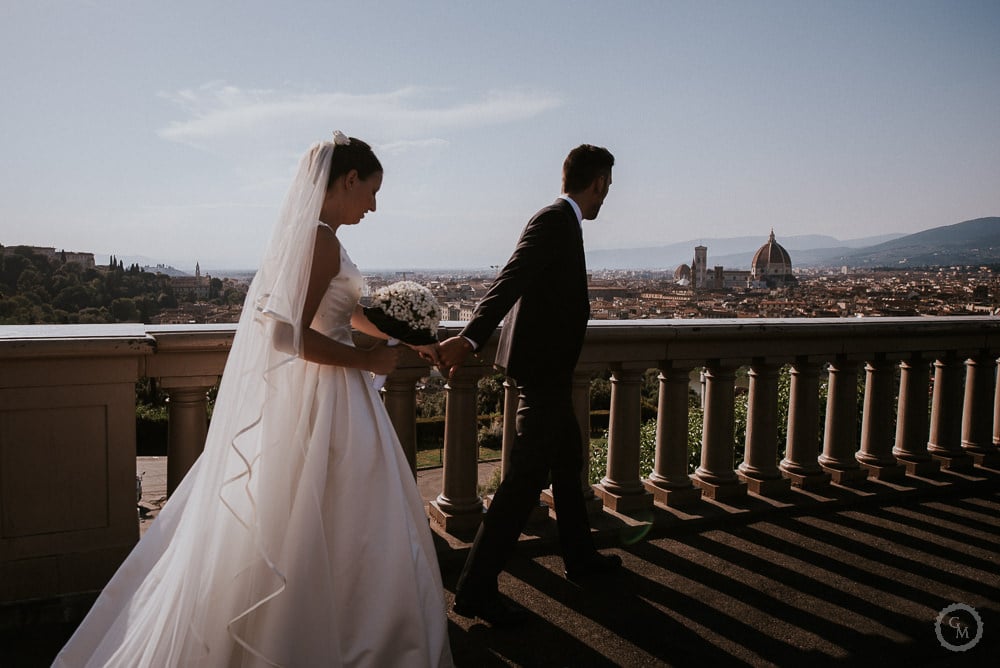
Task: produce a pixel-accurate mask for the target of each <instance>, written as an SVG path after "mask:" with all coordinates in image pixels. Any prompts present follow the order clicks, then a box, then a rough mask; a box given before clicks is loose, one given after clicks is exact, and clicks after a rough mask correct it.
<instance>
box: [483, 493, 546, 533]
mask: <svg viewBox="0 0 1000 668" xmlns="http://www.w3.org/2000/svg"><path fill="white" fill-rule="evenodd" d="M542 494H543V495H544V494H545V492H542ZM491 503H493V495H492V494H489V495H487V496H486V497H485V498H484V499H483V508H486V509H487V510H489V507H490V504H491ZM548 521H549V506H548V505H546V504H545V502H544V499H539V500H538V505H537V506H535V507H534V508H532V509H531V514H530V515H528V521H527V523H526V526H537V525H539V524H542V523H544V522H548Z"/></svg>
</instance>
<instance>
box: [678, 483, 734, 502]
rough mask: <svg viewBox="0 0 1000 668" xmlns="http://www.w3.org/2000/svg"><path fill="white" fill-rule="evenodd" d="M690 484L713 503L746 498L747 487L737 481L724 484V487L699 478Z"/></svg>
mask: <svg viewBox="0 0 1000 668" xmlns="http://www.w3.org/2000/svg"><path fill="white" fill-rule="evenodd" d="M691 482H692V483H693V484H694V486H695V487H698V488H700V489H701V495H702V496H703V497H705V498H706V499H712V500H713V501H722V502H725V501H738V500H740V499H745V498H746V496H747V486H746V484H745V483H743V482H740V481H739V480H737V481H734V482H729V483H726V484H725V485H716V484H715V483H711V482H706V481H704V480H701V479H700V478H694V479H693V480H692V481H691Z"/></svg>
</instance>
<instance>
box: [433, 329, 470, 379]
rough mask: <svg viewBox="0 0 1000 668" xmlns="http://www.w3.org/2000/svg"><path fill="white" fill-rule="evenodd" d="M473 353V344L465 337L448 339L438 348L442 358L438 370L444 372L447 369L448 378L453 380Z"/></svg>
mask: <svg viewBox="0 0 1000 668" xmlns="http://www.w3.org/2000/svg"><path fill="white" fill-rule="evenodd" d="M471 352H472V344H471V343H469V340H468V339H466V338H465V337H464V336H453V337H451V338H450V339H446V340H445V341H442V342H441V345H440V346H439V347H438V355H439V357H440V361H439V362H438V368H439V369H441V371H442V372H444V371H445V370H446V369H447V372H448V377H449V378H451V377H452V376H453V375H455V372H456V371H458V368H459V367H460V366H462V363H463V362H464V361H465V358H466V357H468V356H469V353H471Z"/></svg>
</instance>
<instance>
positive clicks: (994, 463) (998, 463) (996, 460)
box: [969, 452, 1000, 469]
mask: <svg viewBox="0 0 1000 668" xmlns="http://www.w3.org/2000/svg"><path fill="white" fill-rule="evenodd" d="M969 456H970V457H972V461H974V462H975V463H976V466H982V467H983V468H987V469H1000V454H997V453H995V452H991V453H989V454H985V455H984V454H982V453H979V452H970V453H969Z"/></svg>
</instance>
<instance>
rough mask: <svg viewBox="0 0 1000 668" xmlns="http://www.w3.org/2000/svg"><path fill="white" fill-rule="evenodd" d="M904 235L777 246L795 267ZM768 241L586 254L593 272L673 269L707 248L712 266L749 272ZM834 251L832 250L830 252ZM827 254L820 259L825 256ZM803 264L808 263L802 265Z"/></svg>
mask: <svg viewBox="0 0 1000 668" xmlns="http://www.w3.org/2000/svg"><path fill="white" fill-rule="evenodd" d="M902 236H903V235H901V234H883V235H880V236H876V237H865V238H863V239H852V240H848V241H841V240H839V239H835V238H834V237H829V236H824V235H819V234H800V235H796V236H789V237H780V236H779V237H778V243H780V244H781V245H782V246H784V247H785V249H786V250H787V251H789V252H790V253H793V255H792V264H793V266H796V265H798V264H799V260H798V258H803V260H804V259H805V258H807V257H811V256H812V254H813V253H815V252H816V251H814V250H812V249H836V250H838V251H848V250H850V249H855V248H866V247H868V246H873V245H875V244H880V243H883V242H886V241H890V240H893V239H898V238H900V237H902ZM766 242H767V236H753V237H730V238H725V239H711V238H701V239H692V240H690V241H681V242H678V243H675V244H670V245H668V246H655V247H648V248H623V249H620V250H595V251H590V252H588V253H587V267H588V268H590V269H671V270H672V269H674V268H676V267H677V266H678V265H680V264H691V260H692V258H693V257H694V247H695V246H706V247H707V248H708V263H709V266H713V267H714V266H723V267H726V268H729V269H741V268H742V269H749V268H750V262H751V261H752V260H753V256H754V253H756V252H757V249H759V248H760V247H761V246H763V245H764V244H765V243H766ZM831 252H832V251H831ZM826 256H827V254H826V253H825V252H824V253H823V254H822V255H821V257H826ZM803 264H805V263H804V262H803Z"/></svg>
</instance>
